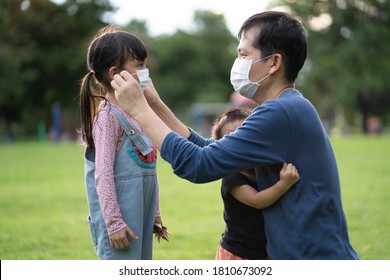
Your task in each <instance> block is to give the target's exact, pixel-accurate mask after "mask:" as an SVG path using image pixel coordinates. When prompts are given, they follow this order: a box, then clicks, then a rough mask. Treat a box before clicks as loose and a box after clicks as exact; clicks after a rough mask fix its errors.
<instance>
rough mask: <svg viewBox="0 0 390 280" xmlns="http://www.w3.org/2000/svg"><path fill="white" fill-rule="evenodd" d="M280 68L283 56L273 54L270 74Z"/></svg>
mask: <svg viewBox="0 0 390 280" xmlns="http://www.w3.org/2000/svg"><path fill="white" fill-rule="evenodd" d="M282 66H283V56H282V55H281V54H280V53H275V54H274V56H273V57H272V64H271V69H270V74H272V73H274V72H276V71H277V70H278V69H279V68H280V67H282Z"/></svg>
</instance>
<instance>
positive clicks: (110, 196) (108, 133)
mask: <svg viewBox="0 0 390 280" xmlns="http://www.w3.org/2000/svg"><path fill="white" fill-rule="evenodd" d="M122 131H123V130H122V129H121V127H120V125H119V123H118V121H117V120H116V118H115V116H113V115H112V114H110V113H109V112H107V111H100V112H99V113H98V114H97V116H96V118H95V122H94V126H93V138H94V143H95V150H96V161H95V162H96V170H95V183H96V191H97V193H98V196H99V201H100V208H101V209H102V215H103V218H104V221H105V223H106V227H107V231H108V234H109V235H111V234H113V233H115V232H117V231H119V230H121V229H122V228H124V227H126V223H125V222H124V221H123V219H122V215H121V213H120V209H119V205H118V201H117V196H116V192H115V182H114V164H115V155H116V150H117V146H118V142H119V141H120V139H121V137H122V134H123V133H122Z"/></svg>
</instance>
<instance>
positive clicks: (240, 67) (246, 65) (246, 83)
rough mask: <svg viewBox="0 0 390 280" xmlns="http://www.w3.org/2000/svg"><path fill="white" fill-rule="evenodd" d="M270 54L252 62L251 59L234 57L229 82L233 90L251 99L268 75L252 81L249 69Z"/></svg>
mask: <svg viewBox="0 0 390 280" xmlns="http://www.w3.org/2000/svg"><path fill="white" fill-rule="evenodd" d="M271 56H272V54H271V55H269V56H266V57H264V58H262V59H259V60H256V61H255V62H253V61H252V60H251V59H242V58H236V60H235V61H234V63H233V66H232V69H231V71H230V82H231V84H232V86H233V88H234V90H235V91H237V92H238V93H239V94H241V95H242V96H245V97H247V98H250V99H252V98H253V96H254V95H255V93H256V91H257V90H258V88H259V86H260V83H261V82H262V81H264V80H265V79H266V78H268V77H269V75H270V74H268V75H266V76H265V77H264V78H261V79H260V80H259V81H257V82H256V83H253V82H252V81H251V80H249V71H250V70H251V67H252V64H255V63H258V62H260V61H263V60H265V59H267V58H269V57H271Z"/></svg>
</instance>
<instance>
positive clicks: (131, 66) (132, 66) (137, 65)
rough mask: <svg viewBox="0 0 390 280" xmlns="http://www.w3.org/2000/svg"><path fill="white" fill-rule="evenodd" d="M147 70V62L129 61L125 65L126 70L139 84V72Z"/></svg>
mask: <svg viewBox="0 0 390 280" xmlns="http://www.w3.org/2000/svg"><path fill="white" fill-rule="evenodd" d="M145 68H146V61H139V60H136V59H134V60H130V59H129V60H128V61H127V62H126V63H125V66H124V69H123V70H126V71H127V72H129V73H130V74H131V75H133V77H134V78H135V79H136V80H137V81H138V82H139V79H138V76H137V70H141V69H145Z"/></svg>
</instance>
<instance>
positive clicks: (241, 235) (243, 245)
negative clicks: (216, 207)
mask: <svg viewBox="0 0 390 280" xmlns="http://www.w3.org/2000/svg"><path fill="white" fill-rule="evenodd" d="M242 185H250V186H251V187H252V188H254V189H255V190H257V183H256V182H255V181H253V180H251V179H249V178H248V177H246V176H245V175H243V174H241V173H238V174H235V175H230V176H227V177H225V178H223V179H222V187H221V195H222V199H223V203H224V220H225V223H226V228H225V232H224V233H223V234H222V239H221V242H220V243H221V246H222V247H223V248H224V249H226V250H228V251H229V252H231V253H232V254H234V255H236V256H239V257H241V258H245V259H266V258H267V252H266V243H267V240H266V237H265V232H264V218H263V212H262V210H260V209H256V208H253V207H250V206H248V205H246V204H243V203H241V202H240V201H238V200H237V199H235V198H234V197H233V196H232V195H230V194H229V191H230V190H232V189H233V188H235V187H237V186H242Z"/></svg>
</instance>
